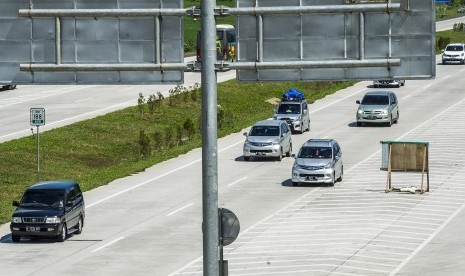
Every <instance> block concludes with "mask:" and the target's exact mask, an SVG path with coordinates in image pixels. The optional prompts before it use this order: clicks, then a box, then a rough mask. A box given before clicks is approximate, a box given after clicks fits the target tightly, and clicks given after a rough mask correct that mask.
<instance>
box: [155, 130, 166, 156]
mask: <svg viewBox="0 0 465 276" xmlns="http://www.w3.org/2000/svg"><path fill="white" fill-rule="evenodd" d="M152 137H153V148H154V149H155V150H156V151H160V150H162V149H163V144H164V142H165V141H164V140H163V138H164V137H163V131H161V130H155V131H154V132H153V134H152Z"/></svg>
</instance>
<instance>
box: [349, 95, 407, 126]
mask: <svg viewBox="0 0 465 276" xmlns="http://www.w3.org/2000/svg"><path fill="white" fill-rule="evenodd" d="M356 103H357V104H358V109H357V114H356V120H357V126H362V124H363V123H381V124H386V125H388V126H391V125H392V124H393V123H396V124H397V123H398V122H399V102H398V100H397V97H396V94H395V93H394V92H391V91H373V92H368V93H366V94H365V96H364V97H363V99H362V101H361V102H360V101H356Z"/></svg>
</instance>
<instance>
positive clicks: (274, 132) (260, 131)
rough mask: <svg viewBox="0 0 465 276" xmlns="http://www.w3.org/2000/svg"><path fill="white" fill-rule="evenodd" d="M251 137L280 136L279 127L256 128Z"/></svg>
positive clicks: (253, 128)
mask: <svg viewBox="0 0 465 276" xmlns="http://www.w3.org/2000/svg"><path fill="white" fill-rule="evenodd" d="M250 136H279V126H254V127H252V129H251V130H250Z"/></svg>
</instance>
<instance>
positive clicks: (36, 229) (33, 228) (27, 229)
mask: <svg viewBox="0 0 465 276" xmlns="http://www.w3.org/2000/svg"><path fill="white" fill-rule="evenodd" d="M26 231H28V232H39V231H40V227H34V226H27V227H26Z"/></svg>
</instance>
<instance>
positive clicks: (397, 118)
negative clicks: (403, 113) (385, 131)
mask: <svg viewBox="0 0 465 276" xmlns="http://www.w3.org/2000/svg"><path fill="white" fill-rule="evenodd" d="M394 122H395V123H396V124H398V123H399V111H397V117H396V120H395V121H394Z"/></svg>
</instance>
